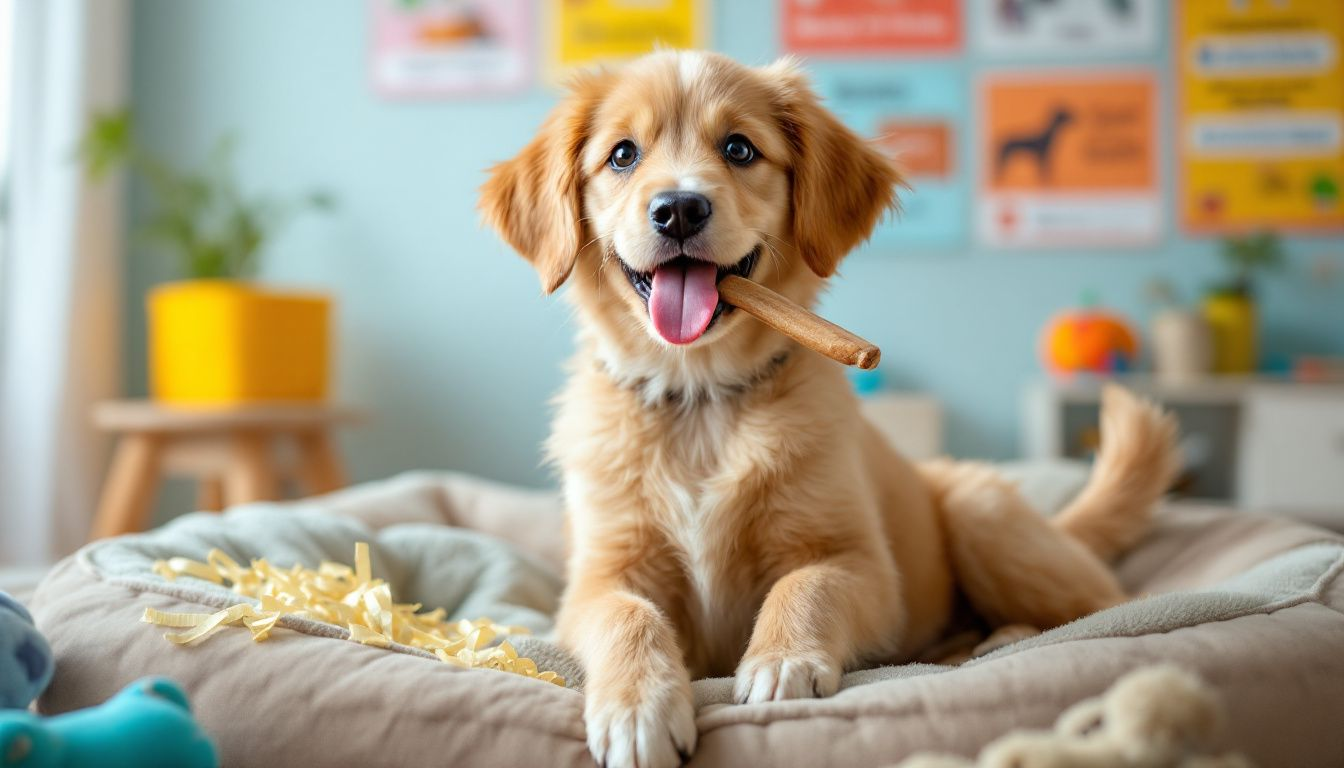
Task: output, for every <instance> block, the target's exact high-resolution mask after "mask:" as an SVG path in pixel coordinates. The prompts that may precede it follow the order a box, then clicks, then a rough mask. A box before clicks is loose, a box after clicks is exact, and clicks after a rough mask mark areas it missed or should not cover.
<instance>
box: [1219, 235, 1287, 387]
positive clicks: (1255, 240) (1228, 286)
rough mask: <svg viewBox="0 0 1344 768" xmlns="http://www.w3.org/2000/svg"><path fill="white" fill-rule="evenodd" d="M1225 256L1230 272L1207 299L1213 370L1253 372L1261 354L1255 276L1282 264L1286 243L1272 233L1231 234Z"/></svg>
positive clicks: (1277, 267) (1226, 240)
mask: <svg viewBox="0 0 1344 768" xmlns="http://www.w3.org/2000/svg"><path fill="white" fill-rule="evenodd" d="M1222 258H1223V262H1224V263H1225V264H1226V265H1227V267H1228V269H1229V272H1230V274H1229V276H1228V278H1227V279H1226V280H1225V281H1224V282H1222V283H1219V284H1218V285H1215V286H1214V287H1213V288H1212V289H1211V290H1210V291H1209V292H1208V294H1207V295H1206V296H1205V298H1204V318H1205V319H1206V320H1207V321H1208V323H1209V328H1210V329H1211V330H1212V332H1213V370H1214V371H1215V372H1217V373H1234V374H1235V373H1250V372H1252V371H1254V370H1255V368H1256V362H1257V360H1258V355H1259V351H1258V349H1257V340H1256V309H1255V277H1256V275H1257V274H1258V273H1263V272H1270V271H1273V270H1276V269H1279V268H1280V267H1282V266H1283V263H1284V252H1283V243H1282V241H1281V240H1280V239H1279V236H1278V235H1277V234H1275V233H1273V232H1256V233H1252V234H1248V235H1237V236H1232V237H1228V238H1226V239H1225V240H1224V241H1223V249H1222Z"/></svg>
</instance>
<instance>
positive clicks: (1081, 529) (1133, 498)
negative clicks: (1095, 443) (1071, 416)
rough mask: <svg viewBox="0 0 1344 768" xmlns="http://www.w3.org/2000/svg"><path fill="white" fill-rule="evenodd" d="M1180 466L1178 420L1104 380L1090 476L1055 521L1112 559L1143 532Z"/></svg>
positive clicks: (1096, 551)
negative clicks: (1098, 437) (1098, 433)
mask: <svg viewBox="0 0 1344 768" xmlns="http://www.w3.org/2000/svg"><path fill="white" fill-rule="evenodd" d="M1178 471H1180V456H1179V453H1178V451H1177V444H1176V420H1175V419H1173V418H1172V417H1171V416H1170V415H1169V414H1167V413H1165V412H1164V411H1163V410H1162V409H1161V408H1160V407H1159V406H1157V405H1155V404H1153V403H1151V402H1149V401H1147V400H1143V399H1141V398H1138V397H1135V396H1134V395H1133V394H1132V393H1130V392H1129V391H1128V390H1126V389H1124V388H1123V387H1120V386H1117V385H1114V384H1108V385H1106V388H1105V389H1104V390H1103V391H1102V393H1101V449H1100V450H1099V452H1098V454H1097V460H1096V464H1095V465H1094V466H1093V469H1092V476H1091V477H1090V478H1089V479H1088V481H1087V485H1086V486H1084V487H1083V491H1082V493H1080V494H1078V498H1076V499H1074V500H1073V502H1072V503H1070V504H1069V505H1068V506H1067V507H1065V508H1064V511H1063V512H1060V513H1059V514H1058V515H1056V516H1055V518H1054V521H1053V522H1054V524H1055V526H1056V527H1058V528H1059V529H1060V530H1062V531H1063V532H1065V533H1067V534H1068V535H1070V536H1072V537H1073V538H1075V539H1077V540H1078V541H1079V542H1081V543H1082V544H1083V545H1084V546H1086V547H1087V548H1088V549H1090V550H1092V551H1093V552H1094V553H1096V554H1097V556H1098V557H1101V558H1102V559H1103V560H1111V559H1112V558H1114V557H1115V556H1116V555H1118V554H1120V553H1121V552H1123V551H1124V550H1125V549H1127V548H1129V547H1130V546H1132V545H1133V544H1134V543H1135V542H1137V541H1138V540H1139V538H1140V537H1142V536H1143V535H1144V533H1146V532H1147V530H1148V525H1149V522H1150V521H1151V519H1152V514H1153V506H1154V504H1156V502H1157V500H1158V499H1160V498H1161V497H1162V494H1163V493H1165V492H1166V491H1167V489H1168V488H1170V487H1171V483H1172V481H1173V480H1175V479H1176V473H1177V472H1178Z"/></svg>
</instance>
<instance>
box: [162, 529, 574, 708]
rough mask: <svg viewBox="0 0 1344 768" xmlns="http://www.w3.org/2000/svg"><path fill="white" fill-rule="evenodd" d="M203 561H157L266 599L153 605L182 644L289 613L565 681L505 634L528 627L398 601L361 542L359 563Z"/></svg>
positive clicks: (368, 639) (464, 662)
mask: <svg viewBox="0 0 1344 768" xmlns="http://www.w3.org/2000/svg"><path fill="white" fill-rule="evenodd" d="M205 560H206V561H205V562H204V563H202V562H199V561H196V560H189V559H187V558H185V557H174V558H171V559H169V560H159V561H157V562H155V563H154V572H155V573H158V574H159V575H161V576H163V577H164V578H166V579H168V580H169V581H172V580H173V579H176V578H177V577H178V576H194V577H196V578H198V579H204V580H206V581H209V582H213V583H215V584H221V585H223V586H227V587H231V588H232V589H233V591H234V592H237V593H238V594H240V595H245V596H247V597H250V598H253V599H255V600H257V601H258V602H259V603H260V604H259V605H253V604H251V603H240V604H238V605H235V606H232V607H230V608H225V609H224V610H222V611H218V612H216V613H168V612H165V611H159V610H155V609H154V608H146V609H145V614H144V616H143V617H142V620H143V621H145V622H147V623H149V624H156V625H158V626H161V627H171V628H173V629H175V630H179V631H176V632H168V633H166V634H164V637H165V638H167V639H168V640H170V641H172V642H174V643H177V644H179V645H186V644H188V643H193V642H196V641H199V640H202V639H203V638H206V637H208V636H209V635H210V634H211V633H212V632H213V631H214V630H215V629H217V628H219V627H223V626H233V625H237V624H242V625H243V626H244V627H246V628H247V629H248V630H249V631H250V632H251V633H252V639H253V640H256V641H258V642H260V641H262V640H265V639H266V638H267V637H269V636H270V634H271V630H273V629H275V626H276V623H277V622H279V621H280V618H281V617H282V616H295V617H301V618H306V619H313V620H315V621H323V622H326V623H328V624H335V625H336V626H340V627H345V628H346V630H348V631H349V632H350V639H351V640H353V641H354V642H357V643H363V644H365V645H372V646H377V647H379V648H386V647H387V646H388V645H390V644H392V643H400V644H402V645H407V646H410V647H412V648H420V649H423V650H426V651H429V652H431V653H433V654H434V655H435V656H437V657H439V659H441V660H443V661H444V662H446V663H448V664H452V665H454V666H457V667H463V668H466V669H493V670H498V671H500V672H512V673H514V674H517V675H523V676H525V677H533V678H536V679H538V680H545V681H546V682H549V683H555V684H556V685H560V686H563V685H564V684H565V679H564V678H563V677H561V676H559V675H557V674H556V673H554V672H549V671H548V672H540V671H538V670H537V665H536V663H535V662H534V661H532V660H531V659H529V658H527V657H524V656H519V655H518V652H517V651H516V650H514V647H513V646H512V645H510V644H509V642H508V641H507V640H501V641H500V642H499V643H498V644H492V643H494V641H495V639H496V638H499V637H502V636H504V635H521V634H528V629H527V628H526V627H513V626H505V625H501V624H496V623H494V622H493V621H491V620H490V619H477V620H475V621H470V620H467V619H462V620H461V621H452V622H450V621H446V620H445V619H444V610H443V609H442V608H436V609H435V610H432V611H427V612H425V613H417V611H419V610H420V608H421V607H422V606H421V605H420V604H419V603H394V602H392V590H391V587H389V586H388V584H387V582H385V581H383V580H382V579H375V578H373V573H372V568H371V567H370V564H369V545H368V544H366V543H364V542H360V543H358V544H356V545H355V567H354V568H353V569H352V568H350V566H347V565H343V564H341V563H331V562H323V563H322V564H321V565H319V566H318V567H317V570H313V569H311V568H305V567H304V566H302V565H295V566H293V567H292V568H277V567H275V566H273V565H271V564H270V563H268V562H266V560H264V559H258V560H253V561H252V562H251V565H250V566H249V567H246V568H244V567H243V566H241V565H239V564H238V563H237V562H235V561H234V560H233V559H232V558H230V557H229V556H228V555H226V554H224V553H223V552H221V551H220V550H218V549H213V550H211V551H210V554H208V555H207V556H206V559H205Z"/></svg>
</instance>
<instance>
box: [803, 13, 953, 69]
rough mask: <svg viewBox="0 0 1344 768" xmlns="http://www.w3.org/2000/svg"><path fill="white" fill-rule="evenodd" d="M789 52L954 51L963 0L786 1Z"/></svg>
mask: <svg viewBox="0 0 1344 768" xmlns="http://www.w3.org/2000/svg"><path fill="white" fill-rule="evenodd" d="M780 19H781V24H782V27H783V38H784V50H786V51H790V52H792V53H802V54H809V53H810V54H826V55H841V56H843V55H862V54H874V53H877V54H903V53H914V54H923V53H952V52H955V51H957V50H959V49H960V48H961V36H962V32H961V26H962V25H961V3H960V2H958V0H784V2H783V4H782V5H781V7H780Z"/></svg>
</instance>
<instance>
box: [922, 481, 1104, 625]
mask: <svg viewBox="0 0 1344 768" xmlns="http://www.w3.org/2000/svg"><path fill="white" fill-rule="evenodd" d="M920 471H921V473H922V474H923V475H924V477H925V479H926V480H927V481H928V482H929V484H930V486H931V487H932V488H933V490H934V495H935V497H936V498H937V503H938V505H939V509H940V511H941V513H942V516H943V524H944V530H945V531H946V533H947V543H948V549H949V552H950V554H951V557H952V566H953V569H954V570H955V571H956V575H957V583H958V585H959V586H960V587H961V589H962V591H963V592H964V593H965V594H966V597H967V599H968V600H970V602H971V605H972V606H973V607H974V608H975V610H976V612H977V613H979V614H980V615H981V616H982V617H984V618H985V619H986V620H988V621H989V622H990V623H991V624H993V625H994V626H1003V625H1006V624H1028V625H1030V626H1033V627H1038V628H1040V629H1048V628H1050V627H1055V626H1059V625H1060V624H1064V623H1067V622H1069V621H1072V620H1074V619H1076V618H1078V617H1079V616H1085V615H1087V614H1089V613H1093V612H1095V611H1098V610H1101V609H1102V608H1107V607H1109V606H1112V605H1115V604H1117V603H1120V602H1123V601H1124V600H1125V593H1124V590H1122V589H1121V588H1120V584H1119V582H1117V581H1116V579H1115V576H1114V575H1113V574H1112V573H1111V571H1110V569H1109V568H1107V566H1106V564H1105V563H1103V562H1102V561H1101V559H1100V558H1098V557H1097V556H1096V555H1094V554H1093V553H1092V552H1090V551H1088V550H1087V548H1086V547H1084V546H1083V545H1082V544H1081V543H1079V542H1078V541H1077V540H1075V539H1073V538H1072V537H1070V536H1068V535H1067V534H1065V533H1063V532H1062V531H1060V530H1059V529H1057V528H1056V527H1055V526H1053V525H1051V524H1050V522H1049V521H1048V520H1046V518H1044V517H1043V516H1041V515H1040V514H1039V513H1037V512H1036V510H1034V509H1032V508H1031V507H1030V506H1029V505H1028V504H1027V502H1026V500H1025V499H1023V498H1022V495H1021V494H1020V493H1019V492H1018V490H1017V488H1016V487H1015V486H1014V485H1013V484H1012V483H1011V482H1010V481H1008V480H1007V479H1006V478H1004V477H1003V476H1002V475H1000V474H999V472H998V471H997V470H996V469H994V468H993V467H991V466H989V465H987V464H977V463H970V462H964V463H954V462H950V461H937V462H930V463H927V464H924V465H921V466H920Z"/></svg>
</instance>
